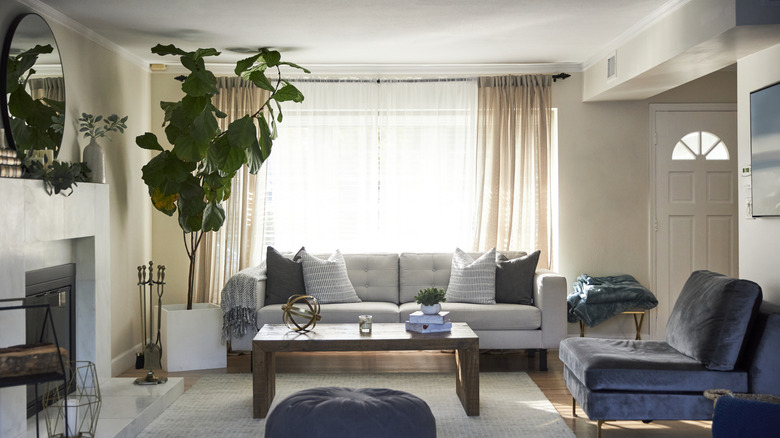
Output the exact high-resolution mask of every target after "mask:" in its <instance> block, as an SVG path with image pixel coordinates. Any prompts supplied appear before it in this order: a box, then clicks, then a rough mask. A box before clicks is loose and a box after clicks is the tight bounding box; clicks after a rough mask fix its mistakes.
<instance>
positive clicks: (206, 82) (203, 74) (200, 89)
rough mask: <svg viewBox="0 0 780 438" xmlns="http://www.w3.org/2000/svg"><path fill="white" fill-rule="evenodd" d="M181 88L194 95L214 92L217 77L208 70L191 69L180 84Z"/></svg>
mask: <svg viewBox="0 0 780 438" xmlns="http://www.w3.org/2000/svg"><path fill="white" fill-rule="evenodd" d="M181 89H182V91H184V92H185V93H187V94H188V95H190V96H195V97H199V96H206V95H209V94H216V93H217V78H216V76H214V73H212V72H210V71H208V70H199V71H193V72H192V73H190V75H189V76H187V79H185V80H184V82H183V83H182V84H181Z"/></svg>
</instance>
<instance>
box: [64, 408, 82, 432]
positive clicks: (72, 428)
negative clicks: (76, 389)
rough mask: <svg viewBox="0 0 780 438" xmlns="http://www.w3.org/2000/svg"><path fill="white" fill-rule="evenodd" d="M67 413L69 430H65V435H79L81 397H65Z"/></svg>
mask: <svg viewBox="0 0 780 438" xmlns="http://www.w3.org/2000/svg"><path fill="white" fill-rule="evenodd" d="M65 415H66V417H67V418H68V430H67V431H66V432H65V436H68V437H71V436H77V435H78V431H79V428H78V423H79V399H77V398H68V399H65Z"/></svg>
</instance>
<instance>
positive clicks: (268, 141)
mask: <svg viewBox="0 0 780 438" xmlns="http://www.w3.org/2000/svg"><path fill="white" fill-rule="evenodd" d="M257 123H258V125H260V137H259V138H258V139H257V141H258V142H259V143H260V153H261V156H262V159H263V162H265V160H267V159H268V157H270V156H271V147H272V146H273V138H272V135H271V131H270V130H269V129H268V121H267V120H266V119H265V116H264V115H262V114H260V117H259V118H258V119H257ZM261 164H262V163H261Z"/></svg>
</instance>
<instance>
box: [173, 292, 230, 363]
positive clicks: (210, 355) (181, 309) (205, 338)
mask: <svg viewBox="0 0 780 438" xmlns="http://www.w3.org/2000/svg"><path fill="white" fill-rule="evenodd" d="M160 322H161V323H162V324H161V328H160V332H161V336H160V337H161V338H162V346H163V353H162V366H163V369H165V370H166V371H188V370H205V369H210V368H226V367H227V346H226V345H225V344H223V343H222V309H220V308H219V306H217V305H216V304H209V303H195V304H193V305H192V310H187V306H186V305H185V304H165V305H163V306H162V313H161V315H160Z"/></svg>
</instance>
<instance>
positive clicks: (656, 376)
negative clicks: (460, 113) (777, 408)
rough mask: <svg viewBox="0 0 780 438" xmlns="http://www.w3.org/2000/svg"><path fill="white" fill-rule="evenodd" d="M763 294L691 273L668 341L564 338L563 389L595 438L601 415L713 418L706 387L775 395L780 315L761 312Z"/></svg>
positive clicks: (779, 391)
mask: <svg viewBox="0 0 780 438" xmlns="http://www.w3.org/2000/svg"><path fill="white" fill-rule="evenodd" d="M761 297H762V295H761V288H760V287H759V286H758V285H757V284H755V283H753V282H751V281H747V280H739V279H734V278H728V277H725V276H722V275H720V274H715V273H713V272H709V271H697V272H694V273H693V274H691V276H690V278H689V279H688V281H687V282H686V283H685V286H684V287H683V290H682V292H681V293H680V296H679V298H678V299H677V302H676V303H675V305H674V309H673V310H672V313H671V315H670V317H669V321H668V323H667V327H666V341H665V342H663V341H636V340H617V339H596V338H569V339H565V340H563V341H562V342H561V345H560V351H559V355H560V358H561V360H562V361H563V363H564V371H563V372H564V376H563V377H564V381H565V382H566V386H567V387H568V388H569V391H570V392H571V394H572V396H573V398H574V400H575V401H576V403H577V404H579V405H580V407H581V408H582V409H583V410H584V411H585V413H586V414H587V415H588V417H589V418H590V419H591V420H597V421H598V428H599V436H600V433H601V426H602V424H603V422H604V421H606V420H645V421H650V420H710V419H712V412H713V409H712V402H711V401H710V400H708V399H706V398H705V397H704V391H705V390H707V389H711V388H722V389H728V390H731V391H733V392H763V393H769V394H773V395H780V378H778V377H777V376H776V374H777V373H776V372H771V371H769V370H772V369H776V367H777V366H778V365H779V364H780V341H778V339H777V337H778V336H777V334H778V330H780V318H778V316H780V315H776V314H770V315H766V314H765V315H760V312H759V311H758V309H759V306H760V304H761ZM572 407H573V408H574V407H575V405H573V406H572Z"/></svg>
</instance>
